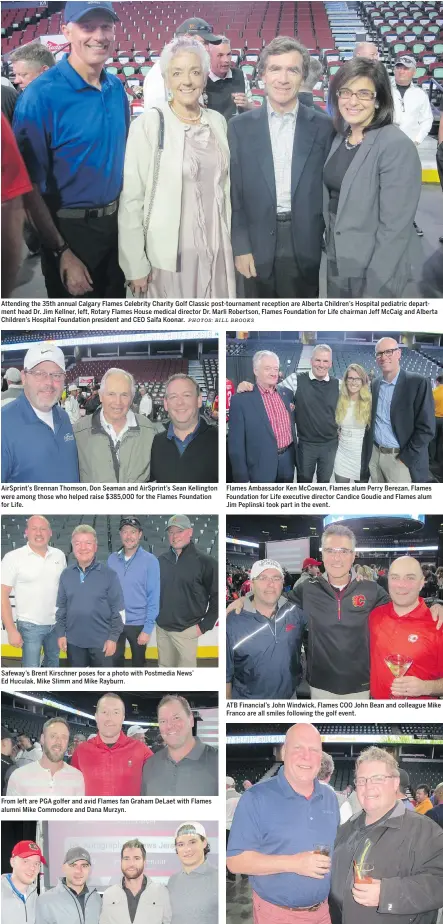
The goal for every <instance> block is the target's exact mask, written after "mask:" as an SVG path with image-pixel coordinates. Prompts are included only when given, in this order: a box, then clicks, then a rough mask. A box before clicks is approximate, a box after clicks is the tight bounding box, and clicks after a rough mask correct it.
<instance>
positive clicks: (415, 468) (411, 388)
mask: <svg viewBox="0 0 443 924" xmlns="http://www.w3.org/2000/svg"><path fill="white" fill-rule="evenodd" d="M380 382H381V379H380V378H377V379H374V381H373V383H372V422H371V435H372V439H373V438H374V429H375V416H376V411H377V402H378V396H379V393H380ZM391 427H392V429H393V431H394V433H395V436H396V439H397V440H398V442H399V444H400V452H399V459H400V461H401V462H404V464H405V465H407V467H408V469H409V471H410V473H411V478H412V481H415V482H426V481H431V475H430V472H429V454H428V446H429V443H430V441H431V440H432V439H433V437H434V433H435V406H434V399H433V397H432V388H431V382H430V380H429V379H425V378H424V377H423V376H422V375H417V373H415V372H404V371H403V369H400V372H399V375H398V379H397V384H396V386H395V388H394V394H393V396H392V402H391Z"/></svg>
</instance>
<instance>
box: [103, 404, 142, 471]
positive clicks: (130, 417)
mask: <svg viewBox="0 0 443 924" xmlns="http://www.w3.org/2000/svg"><path fill="white" fill-rule="evenodd" d="M100 425H101V427H102V428H103V430H104V431H105V433H107V434H108V436H110V437H111V440H112V442H113V444H114V447H115V450H116V453H117V458H118V460H119V461H120V458H119V453H120V444H121V441H122V439H123V437H124V435H125V433H127V431H128V430H129V428H130V427H136V426H137V421H136V419H135V414H134V411H128V413H127V415H126V423H125V425H124V427H123V429H122V430H120V432H119V433H116V432H115V430H114V427H113V426H112V424H110V423H108V421H107V420H105V415H104V413H103V408H102V409H101V411H100Z"/></svg>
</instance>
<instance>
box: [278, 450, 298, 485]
mask: <svg viewBox="0 0 443 924" xmlns="http://www.w3.org/2000/svg"><path fill="white" fill-rule="evenodd" d="M294 473H295V446H294V443H291V445H290V446H288V448H287V450H286V452H282V453H281V454H280V455H279V457H278V468H277V477H276V479H275V481H276V484H292V482H293V481H294Z"/></svg>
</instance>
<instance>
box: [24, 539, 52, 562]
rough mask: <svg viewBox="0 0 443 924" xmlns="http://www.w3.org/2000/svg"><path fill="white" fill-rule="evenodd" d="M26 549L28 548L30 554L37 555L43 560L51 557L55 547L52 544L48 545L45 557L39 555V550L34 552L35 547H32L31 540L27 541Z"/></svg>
mask: <svg viewBox="0 0 443 924" xmlns="http://www.w3.org/2000/svg"><path fill="white" fill-rule="evenodd" d="M26 549H27V550H28V555H35V556H36V557H37V558H41V559H42V561H44V560H45V558H49V556H50V555H51V554H52V552H53V551H54V549H52V548H51V546H49V545H48V548H47V549H46V552H45V555H44V557H43V555H39V554H38V552H34V551H33V549H31V546H30V545H29V542H27V543H26Z"/></svg>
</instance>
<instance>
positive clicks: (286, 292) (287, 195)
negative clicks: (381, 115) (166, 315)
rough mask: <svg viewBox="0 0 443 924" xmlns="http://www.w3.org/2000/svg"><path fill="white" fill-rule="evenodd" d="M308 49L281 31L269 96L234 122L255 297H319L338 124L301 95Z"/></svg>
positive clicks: (244, 265) (240, 235) (238, 237)
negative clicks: (325, 185) (325, 177)
mask: <svg viewBox="0 0 443 924" xmlns="http://www.w3.org/2000/svg"><path fill="white" fill-rule="evenodd" d="M309 65H310V57H309V52H308V50H307V49H306V48H305V47H304V46H303V45H301V44H300V42H298V41H297V40H296V39H294V38H287V37H285V36H277V38H275V39H273V40H272V41H271V42H270V43H269V45H267V46H266V47H265V48H264V49H263V51H262V53H261V55H260V60H259V64H258V75H259V77H260V78H261V80H262V81H263V83H264V84H265V87H266V92H267V101H266V102H265V104H264V105H263V106H262V107H260V109H254V110H251V111H250V112H245V113H242V114H241V115H240V116H237V117H235V118H233V119H231V120H230V122H229V123H228V140H229V147H230V151H231V197H232V245H233V251H234V256H235V265H236V268H237V270H238V272H239V273H241V275H242V276H244V277H245V278H246V280H252V283H251V282H249V283H248V284H247V285H246V286H245V289H246V295H248V296H249V297H255V298H301V297H306V298H310V297H316V296H318V277H319V268H320V260H321V245H322V238H323V231H324V222H323V217H322V174H323V166H324V163H325V160H326V158H327V156H328V152H329V149H330V146H331V142H332V137H333V134H334V129H333V126H332V123H331V120H330V119H329V116H327V115H326V114H325V113H322V112H317V111H316V110H315V109H314V108H313V107H306V106H304V105H303V104H302V103H300V102H299V100H298V93H299V90H300V87H301V85H302V82H303V80H306V78H307V76H308V72H309Z"/></svg>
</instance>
